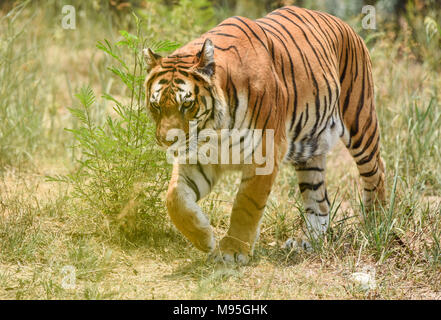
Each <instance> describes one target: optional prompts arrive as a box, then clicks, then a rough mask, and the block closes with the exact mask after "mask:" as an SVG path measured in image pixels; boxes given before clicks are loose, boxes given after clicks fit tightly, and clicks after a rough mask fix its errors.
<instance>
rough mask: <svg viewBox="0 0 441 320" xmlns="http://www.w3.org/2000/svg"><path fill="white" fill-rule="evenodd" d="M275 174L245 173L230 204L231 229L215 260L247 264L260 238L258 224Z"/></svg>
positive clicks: (245, 171)
mask: <svg viewBox="0 0 441 320" xmlns="http://www.w3.org/2000/svg"><path fill="white" fill-rule="evenodd" d="M276 174H277V170H274V171H273V173H272V174H270V175H255V172H254V170H244V172H243V175H242V182H241V184H240V187H239V191H238V193H237V196H236V199H235V201H234V205H233V210H232V214H231V219H230V228H229V230H228V232H227V234H226V235H225V237H224V238H223V239H222V240H221V241H220V243H219V250H218V251H217V252H215V254H216V256H217V260H220V259H221V260H223V261H225V262H238V263H247V262H248V260H249V258H250V256H251V255H252V254H253V251H254V244H255V242H256V240H257V238H258V237H259V232H260V230H259V229H260V222H261V220H262V215H263V212H264V210H265V206H266V203H267V199H268V196H269V194H270V192H271V187H272V185H273V182H274V179H275V177H276ZM219 258H220V259H219Z"/></svg>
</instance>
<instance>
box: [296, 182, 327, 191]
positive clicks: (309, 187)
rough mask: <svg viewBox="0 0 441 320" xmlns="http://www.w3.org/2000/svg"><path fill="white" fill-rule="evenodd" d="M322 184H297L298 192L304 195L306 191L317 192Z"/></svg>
mask: <svg viewBox="0 0 441 320" xmlns="http://www.w3.org/2000/svg"><path fill="white" fill-rule="evenodd" d="M323 183H324V182H323V181H320V182H319V183H317V184H311V183H306V182H302V183H299V187H300V192H301V193H304V192H305V191H306V190H312V191H317V190H318V189H319V188H320V187H321V186H322V185H323Z"/></svg>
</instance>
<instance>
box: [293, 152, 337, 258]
mask: <svg viewBox="0 0 441 320" xmlns="http://www.w3.org/2000/svg"><path fill="white" fill-rule="evenodd" d="M294 167H295V169H296V172H297V178H298V182H299V187H300V192H301V194H302V199H303V204H304V208H305V214H306V216H305V222H306V226H307V229H308V232H309V237H310V238H312V239H315V240H317V239H319V238H320V237H321V236H323V235H324V234H325V233H326V231H327V229H328V227H329V209H330V202H329V199H328V192H327V190H326V183H325V171H326V156H325V155H319V156H315V157H313V158H311V159H310V160H308V161H307V162H305V163H302V164H294ZM297 245H299V244H297V242H295V241H293V240H292V239H290V240H288V241H287V242H286V247H295V246H297ZM301 246H302V247H303V249H307V250H309V249H311V245H310V244H309V243H308V242H306V241H302V245H301Z"/></svg>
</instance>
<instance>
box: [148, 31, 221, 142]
mask: <svg viewBox="0 0 441 320" xmlns="http://www.w3.org/2000/svg"><path fill="white" fill-rule="evenodd" d="M144 53H145V55H146V57H147V62H148V66H149V67H150V72H149V74H148V76H147V79H146V82H145V88H146V105H147V108H148V111H149V113H150V115H151V117H152V119H153V120H154V121H155V123H156V140H157V143H158V145H159V146H161V147H168V146H170V145H172V144H173V143H174V141H168V139H167V133H168V132H169V131H170V130H172V129H178V130H182V131H183V132H185V135H186V136H188V135H189V127H190V122H191V121H195V122H196V123H197V126H198V128H200V129H202V128H204V127H205V126H206V125H207V123H208V122H209V120H210V118H211V117H213V112H214V98H213V94H212V91H211V86H212V77H213V75H214V67H215V66H214V59H213V54H214V46H213V44H212V43H211V41H210V40H209V39H207V40H206V41H205V43H204V45H203V47H202V50H201V51H200V52H199V53H198V54H196V55H174V56H173V55H172V56H169V57H165V58H162V57H160V56H158V55H156V54H154V53H153V52H152V51H151V50H150V49H148V50H145V52H144Z"/></svg>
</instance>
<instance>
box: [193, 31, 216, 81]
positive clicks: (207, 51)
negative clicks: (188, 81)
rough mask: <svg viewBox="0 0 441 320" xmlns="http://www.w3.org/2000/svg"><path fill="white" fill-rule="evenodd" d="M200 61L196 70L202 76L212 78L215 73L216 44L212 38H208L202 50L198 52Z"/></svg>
mask: <svg viewBox="0 0 441 320" xmlns="http://www.w3.org/2000/svg"><path fill="white" fill-rule="evenodd" d="M197 57H198V58H199V62H198V64H197V65H196V72H197V73H199V74H201V75H202V76H206V77H209V78H211V76H213V74H214V67H215V63H214V45H213V42H211V40H210V39H206V40H205V42H204V45H203V46H202V49H201V51H199V53H198V54H197Z"/></svg>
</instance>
